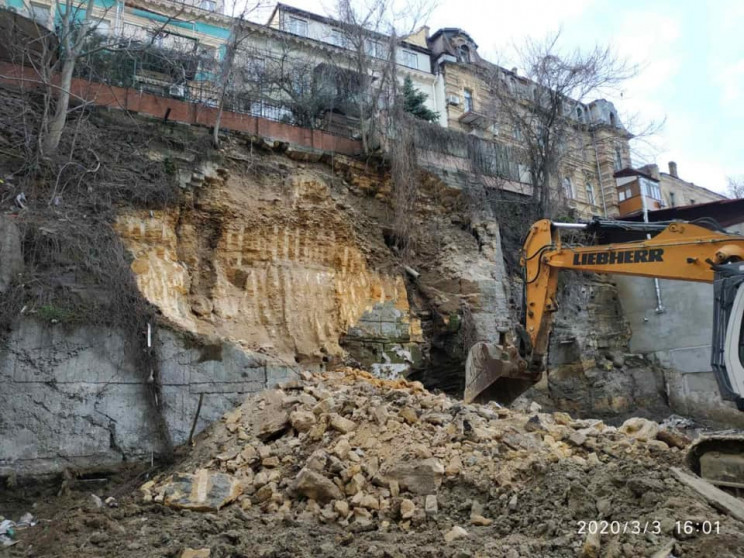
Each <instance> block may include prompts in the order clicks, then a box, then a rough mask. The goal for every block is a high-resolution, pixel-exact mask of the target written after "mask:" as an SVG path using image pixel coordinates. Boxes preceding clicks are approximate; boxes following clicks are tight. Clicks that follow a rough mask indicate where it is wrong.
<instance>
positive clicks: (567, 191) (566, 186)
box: [563, 177, 574, 200]
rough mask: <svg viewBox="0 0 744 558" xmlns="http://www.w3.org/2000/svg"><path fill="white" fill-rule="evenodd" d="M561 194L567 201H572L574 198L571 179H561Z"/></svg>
mask: <svg viewBox="0 0 744 558" xmlns="http://www.w3.org/2000/svg"><path fill="white" fill-rule="evenodd" d="M563 194H564V195H565V196H566V199H569V200H572V199H573V197H574V191H573V184H571V179H570V178H568V177H566V178H564V179H563Z"/></svg>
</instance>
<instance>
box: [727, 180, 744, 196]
mask: <svg viewBox="0 0 744 558" xmlns="http://www.w3.org/2000/svg"><path fill="white" fill-rule="evenodd" d="M727 193H728V195H729V197H730V198H734V199H742V198H744V176H741V175H740V176H729V177H728V188H727Z"/></svg>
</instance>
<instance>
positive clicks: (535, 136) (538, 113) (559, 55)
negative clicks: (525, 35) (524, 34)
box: [489, 33, 635, 217]
mask: <svg viewBox="0 0 744 558" xmlns="http://www.w3.org/2000/svg"><path fill="white" fill-rule="evenodd" d="M559 38H560V33H557V34H555V35H553V36H551V37H549V38H547V39H545V40H540V41H534V40H528V41H527V42H526V43H525V45H524V47H523V48H522V49H521V50H520V52H519V54H520V58H521V59H522V66H523V68H524V71H525V75H524V78H526V79H524V78H522V77H521V76H517V75H516V74H515V72H514V71H511V72H508V71H506V70H504V69H502V68H498V67H494V68H493V69H492V70H491V72H490V73H491V75H490V77H489V82H490V88H491V90H492V93H493V97H494V100H495V102H494V106H493V107H491V110H492V111H493V114H494V115H497V116H496V117H495V118H496V119H497V120H500V121H501V123H503V124H505V125H506V127H507V128H509V129H510V131H511V134H512V137H513V139H514V142H513V143H514V144H515V147H517V148H518V149H520V151H521V157H520V159H521V160H520V161H519V162H521V163H523V164H524V165H525V166H526V168H527V169H528V172H529V175H530V181H531V183H532V185H533V207H534V212H535V216H536V217H538V216H551V213H552V212H553V211H554V209H555V208H556V207H557V206H558V205H559V204H558V203H557V202H558V201H560V199H561V198H562V197H564V196H565V195H564V192H563V188H561V187H559V184H557V182H558V177H559V176H560V170H561V167H562V166H563V165H564V163H565V161H566V160H567V159H568V158H569V157H570V156H571V154H572V152H581V151H583V150H584V149H585V148H586V146H585V139H584V138H585V137H586V134H584V133H583V132H584V130H585V127H584V119H585V118H587V115H585V114H583V113H582V111H583V110H584V109H583V104H584V103H585V102H586V101H587V100H588V99H589V97H597V96H599V95H603V94H606V93H608V92H610V91H613V90H615V89H616V88H617V87H618V86H619V85H620V84H621V83H623V82H624V81H625V80H627V79H629V78H630V77H632V76H633V75H634V74H635V68H633V67H631V66H630V65H629V64H628V63H627V62H626V61H625V60H623V59H621V58H619V57H618V56H617V55H615V53H614V52H613V51H612V50H611V49H610V48H607V47H600V46H596V47H594V48H593V49H591V50H588V51H583V50H580V49H575V50H570V51H565V52H564V51H561V50H560V48H559V44H558V43H559Z"/></svg>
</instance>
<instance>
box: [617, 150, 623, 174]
mask: <svg viewBox="0 0 744 558" xmlns="http://www.w3.org/2000/svg"><path fill="white" fill-rule="evenodd" d="M622 169H623V152H622V150H621V149H620V147H619V146H616V147H615V170H616V171H619V170H622Z"/></svg>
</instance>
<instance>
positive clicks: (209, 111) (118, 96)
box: [0, 61, 363, 156]
mask: <svg viewBox="0 0 744 558" xmlns="http://www.w3.org/2000/svg"><path fill="white" fill-rule="evenodd" d="M0 82H1V83H5V84H8V85H12V86H15V87H19V88H22V89H35V88H39V87H41V86H43V84H42V83H41V82H40V81H39V76H38V74H37V73H36V72H35V71H34V70H33V69H32V68H28V67H24V66H20V65H16V64H12V63H9V62H1V61H0ZM70 89H71V91H70V92H71V94H72V98H73V101H77V102H89V103H91V104H93V105H96V106H100V107H107V108H112V109H122V110H127V111H131V112H135V113H139V114H144V115H148V116H152V117H156V118H165V117H166V115H167V118H168V120H170V121H177V122H182V123H184V124H194V125H203V126H208V127H211V126H213V125H214V123H215V121H216V117H217V109H216V108H215V107H213V106H207V105H205V104H202V103H195V102H190V101H189V100H181V99H175V98H173V97H167V96H164V95H157V94H153V93H148V92H145V91H143V90H136V89H134V88H132V87H119V86H116V85H112V84H108V83H100V82H95V81H90V80H89V79H84V78H79V77H78V78H73V82H72V86H71V88H70ZM220 126H221V127H222V128H225V129H228V130H236V131H243V132H248V133H251V134H256V135H259V136H262V137H265V138H269V139H272V140H279V141H286V142H288V143H292V144H294V145H298V146H302V147H307V148H311V149H316V150H321V151H330V152H335V153H340V154H344V155H352V156H353V155H359V154H360V153H362V151H363V150H362V144H361V142H360V141H358V140H355V139H352V138H349V137H344V136H342V135H338V134H334V133H331V132H327V131H324V130H318V129H311V128H301V127H299V126H293V125H291V124H287V123H285V122H281V121H275V120H270V119H267V118H263V117H257V116H253V115H251V114H248V113H241V112H235V111H231V110H226V111H224V112H223V115H222V120H221V124H220Z"/></svg>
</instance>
